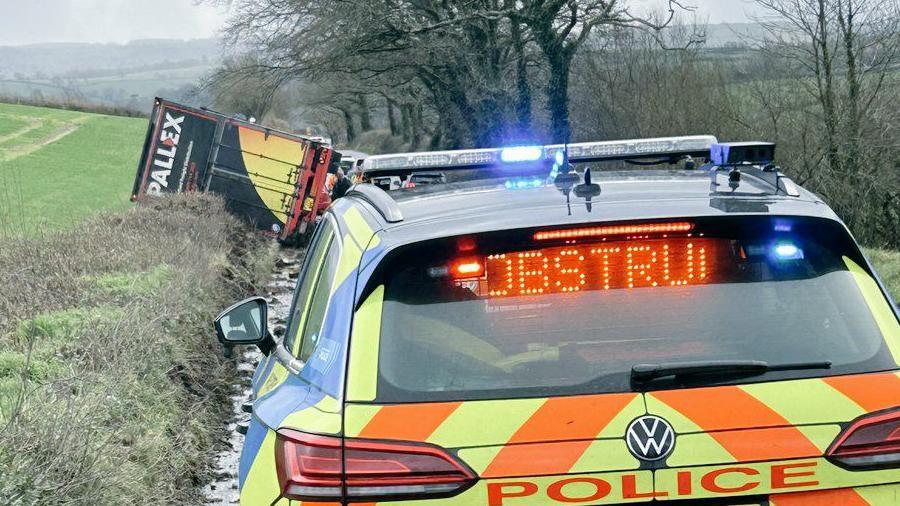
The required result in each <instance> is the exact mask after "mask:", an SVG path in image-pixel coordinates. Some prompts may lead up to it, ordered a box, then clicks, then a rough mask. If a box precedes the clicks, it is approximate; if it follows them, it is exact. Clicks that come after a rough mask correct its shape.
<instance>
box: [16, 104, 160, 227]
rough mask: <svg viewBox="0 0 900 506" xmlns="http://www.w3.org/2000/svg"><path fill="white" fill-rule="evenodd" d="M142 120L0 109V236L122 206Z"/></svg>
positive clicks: (139, 144)
mask: <svg viewBox="0 0 900 506" xmlns="http://www.w3.org/2000/svg"><path fill="white" fill-rule="evenodd" d="M146 128H147V121H146V120H144V119H139V118H122V117H116V116H104V115H99V114H91V113H82V112H73V111H64V110H59V109H46V108H41V107H30V106H22V105H11V104H0V234H2V233H7V234H8V233H20V232H22V233H30V232H31V231H34V230H53V229H59V228H62V227H65V226H67V225H71V224H73V223H76V222H78V221H80V220H81V219H83V218H85V217H86V216H88V215H90V214H92V213H94V212H96V211H98V210H105V209H120V208H124V207H126V206H127V205H128V198H129V196H130V194H131V183H132V181H133V178H134V173H135V169H136V167H137V163H138V158H139V156H140V150H141V147H142V145H143V139H144V133H145V131H146Z"/></svg>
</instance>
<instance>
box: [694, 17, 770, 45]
mask: <svg viewBox="0 0 900 506" xmlns="http://www.w3.org/2000/svg"><path fill="white" fill-rule="evenodd" d="M765 37H766V31H765V30H764V29H763V27H761V26H760V25H758V24H756V23H717V24H714V25H707V27H706V47H709V48H720V47H727V46H743V45H746V44H747V43H749V42H751V41H758V40H762V39H764V38H765Z"/></svg>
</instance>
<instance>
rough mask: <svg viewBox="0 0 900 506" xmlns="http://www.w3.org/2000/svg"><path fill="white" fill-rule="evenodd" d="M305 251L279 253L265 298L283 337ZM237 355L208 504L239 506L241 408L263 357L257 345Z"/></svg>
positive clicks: (272, 326)
mask: <svg viewBox="0 0 900 506" xmlns="http://www.w3.org/2000/svg"><path fill="white" fill-rule="evenodd" d="M303 254H304V250H296V249H288V248H283V249H281V250H280V251H279V252H278V255H277V257H276V258H277V260H276V262H275V265H274V267H273V271H272V276H271V278H270V280H269V284H268V285H267V286H266V293H265V295H266V298H267V299H268V301H269V330H270V331H272V332H273V333H275V334H276V335H277V336H281V335H282V334H283V333H284V330H285V321H286V320H287V316H288V311H289V310H290V305H291V296H292V295H293V290H294V284H295V283H296V281H297V275H298V273H299V271H300V265H301V263H302V261H303ZM234 352H235V354H238V365H237V367H238V373H239V381H238V383H237V384H236V385H234V392H233V393H232V395H231V418H230V419H229V420H227V421H226V422H225V423H226V424H227V432H226V439H225V440H224V441H223V442H222V443H223V450H222V452H221V453H219V454H218V455H217V456H216V458H215V462H214V466H215V473H216V479H215V481H213V482H212V483H209V484H207V485H206V487H205V488H204V493H205V494H206V497H207V503H206V504H207V505H210V506H227V505H233V504H238V478H237V470H238V461H239V460H240V458H241V446H243V444H244V436H243V435H242V434H240V433H238V432H237V430H236V429H237V424H238V423H240V422H246V421H247V420H249V419H250V415H249V414H248V413H245V412H244V411H243V410H242V409H241V405H242V404H243V403H245V402H247V401H249V400H250V394H251V391H250V379H251V378H252V377H253V371H255V370H256V364H258V363H259V360H260V359H261V358H262V354H261V353H260V352H259V350H258V349H257V348H256V347H255V346H242V347H239V348H235V350H234Z"/></svg>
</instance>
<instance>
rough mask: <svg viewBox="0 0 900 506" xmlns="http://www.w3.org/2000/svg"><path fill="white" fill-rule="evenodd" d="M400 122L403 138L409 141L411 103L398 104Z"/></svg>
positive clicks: (410, 136) (411, 120) (410, 138)
mask: <svg viewBox="0 0 900 506" xmlns="http://www.w3.org/2000/svg"><path fill="white" fill-rule="evenodd" d="M400 123H401V127H402V130H403V140H404V141H407V142H409V141H410V140H412V132H413V118H412V105H411V104H403V105H401V106H400Z"/></svg>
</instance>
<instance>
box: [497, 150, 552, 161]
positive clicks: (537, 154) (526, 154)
mask: <svg viewBox="0 0 900 506" xmlns="http://www.w3.org/2000/svg"><path fill="white" fill-rule="evenodd" d="M543 156H544V148H542V147H541V146H515V147H511V148H503V149H501V150H500V161H501V162H503V163H518V162H536V161H538V160H540V159H541V158H543Z"/></svg>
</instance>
